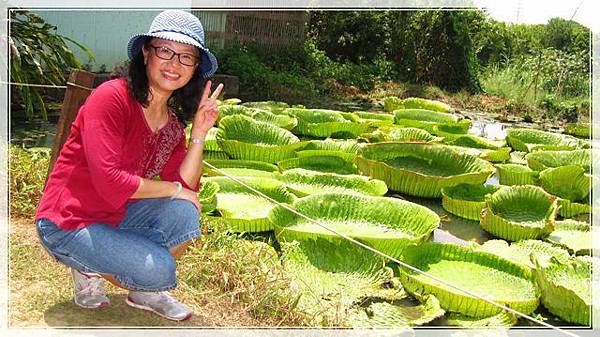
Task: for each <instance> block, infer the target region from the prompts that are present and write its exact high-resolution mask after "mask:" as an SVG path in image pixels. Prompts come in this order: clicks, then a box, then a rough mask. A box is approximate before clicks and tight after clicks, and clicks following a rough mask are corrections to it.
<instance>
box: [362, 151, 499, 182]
mask: <svg viewBox="0 0 600 337" xmlns="http://www.w3.org/2000/svg"><path fill="white" fill-rule="evenodd" d="M386 144H413V145H418V146H435V147H445V148H447V149H448V150H450V151H454V152H455V153H456V154H457V155H464V156H470V157H473V158H474V160H475V161H479V162H480V163H481V164H482V165H483V166H488V167H489V170H490V173H489V174H490V175H491V174H492V173H493V172H494V166H493V165H492V164H491V163H489V162H487V161H485V160H483V159H481V158H478V157H477V156H473V155H469V154H461V153H459V152H457V151H456V150H454V149H452V148H450V147H448V146H446V145H442V144H435V143H424V142H378V143H372V144H367V145H365V146H364V147H363V148H362V149H360V150H359V151H358V152H357V156H360V155H362V154H363V153H364V151H368V150H369V148H370V147H375V146H382V145H386ZM363 158H364V159H366V160H369V161H377V162H378V163H379V164H381V165H384V166H385V167H387V168H388V169H395V170H403V171H407V172H410V173H413V174H414V175H417V176H420V177H424V178H425V177H427V178H429V177H433V176H430V175H427V174H424V173H420V172H416V171H410V170H407V169H404V168H400V167H395V166H392V165H390V164H388V163H385V162H383V161H379V160H374V159H370V158H365V157H364V156H363ZM482 172H486V171H478V172H467V173H461V174H455V175H450V176H435V178H439V179H440V180H450V179H454V178H456V177H463V176H469V175H473V174H475V173H477V174H479V173H482Z"/></svg>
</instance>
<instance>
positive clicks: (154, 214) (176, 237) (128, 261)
mask: <svg viewBox="0 0 600 337" xmlns="http://www.w3.org/2000/svg"><path fill="white" fill-rule="evenodd" d="M36 227H37V231H38V235H39V237H40V241H41V242H42V245H43V246H44V248H46V250H47V251H48V252H49V253H50V254H51V255H53V256H54V257H55V258H56V259H57V260H58V261H59V262H62V263H64V264H66V265H67V266H70V267H73V268H75V269H77V270H80V271H83V272H88V273H102V274H110V275H113V276H114V277H115V278H116V279H117V281H119V283H120V284H121V285H122V286H124V287H125V288H127V289H131V290H138V291H164V290H170V289H174V288H175V287H177V280H176V278H175V259H174V258H173V256H172V255H171V253H170V252H169V248H172V247H175V246H177V245H179V244H181V243H183V242H185V241H189V240H191V239H194V238H197V237H199V236H200V235H201V231H200V217H199V213H198V210H197V209H196V207H195V206H194V205H193V204H192V203H191V202H189V201H187V200H181V199H175V200H170V199H168V198H156V199H142V200H140V201H136V202H130V203H129V205H128V206H127V212H126V214H125V217H124V218H123V221H122V222H121V224H120V226H119V227H118V228H116V227H114V226H111V225H106V224H102V223H96V224H92V225H89V226H87V227H84V228H81V229H76V230H64V229H61V228H59V227H57V226H56V224H54V223H53V222H52V221H50V220H48V219H39V220H38V221H37V223H36Z"/></svg>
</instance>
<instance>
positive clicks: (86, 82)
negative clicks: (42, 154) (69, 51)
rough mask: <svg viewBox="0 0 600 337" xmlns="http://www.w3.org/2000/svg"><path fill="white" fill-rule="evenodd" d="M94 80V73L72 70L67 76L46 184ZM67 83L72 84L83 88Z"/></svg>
mask: <svg viewBox="0 0 600 337" xmlns="http://www.w3.org/2000/svg"><path fill="white" fill-rule="evenodd" d="M94 78H95V74H94V73H90V72H87V71H84V70H79V69H72V70H71V72H70V74H69V80H68V81H67V82H68V83H67V90H66V91H65V98H64V99H63V107H62V111H61V113H60V117H59V118H58V125H57V126H56V137H54V144H52V158H50V163H49V166H48V173H47V174H46V182H47V181H48V176H49V175H50V172H52V168H53V167H54V163H55V162H56V158H58V154H59V153H60V150H61V149H62V147H63V145H64V144H65V142H66V140H67V137H68V136H69V133H70V132H71V124H72V123H73V121H74V120H75V117H77V113H78V112H79V108H80V107H81V106H82V105H83V103H84V102H85V99H86V98H87V97H88V96H89V95H90V94H91V92H92V91H91V90H89V89H84V88H92V86H93V85H94ZM69 83H74V84H76V85H78V86H81V87H83V88H81V87H78V86H74V85H71V84H69Z"/></svg>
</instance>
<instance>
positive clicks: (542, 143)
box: [506, 128, 580, 152]
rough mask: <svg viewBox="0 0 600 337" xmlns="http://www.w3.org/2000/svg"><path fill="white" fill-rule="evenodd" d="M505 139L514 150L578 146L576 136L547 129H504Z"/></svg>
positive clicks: (528, 150) (562, 148)
mask: <svg viewBox="0 0 600 337" xmlns="http://www.w3.org/2000/svg"><path fill="white" fill-rule="evenodd" d="M506 140H507V141H508V143H509V144H510V146H511V147H512V148H513V149H515V150H516V151H524V152H532V151H533V150H575V149H577V148H578V147H579V146H580V143H579V140H578V139H577V138H574V137H571V136H567V135H561V134H558V133H552V132H547V131H541V130H535V129H525V128H511V129H507V130H506Z"/></svg>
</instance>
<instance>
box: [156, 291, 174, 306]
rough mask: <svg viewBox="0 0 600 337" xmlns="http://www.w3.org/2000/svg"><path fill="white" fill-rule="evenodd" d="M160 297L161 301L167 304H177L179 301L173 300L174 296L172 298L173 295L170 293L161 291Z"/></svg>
mask: <svg viewBox="0 0 600 337" xmlns="http://www.w3.org/2000/svg"><path fill="white" fill-rule="evenodd" d="M157 294H158V296H160V298H161V299H164V302H166V303H169V304H170V303H177V300H176V299H175V298H173V296H171V294H170V293H169V292H168V291H159V292H157Z"/></svg>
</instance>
